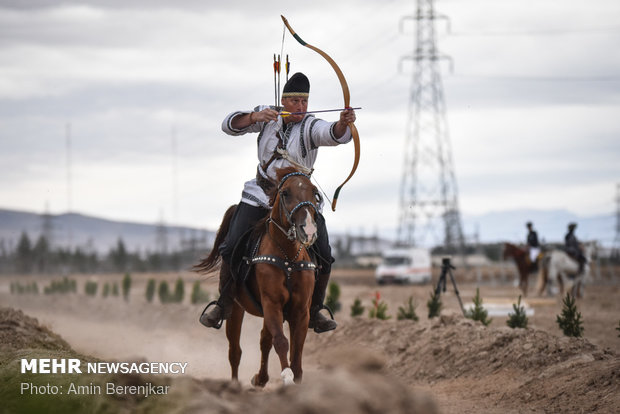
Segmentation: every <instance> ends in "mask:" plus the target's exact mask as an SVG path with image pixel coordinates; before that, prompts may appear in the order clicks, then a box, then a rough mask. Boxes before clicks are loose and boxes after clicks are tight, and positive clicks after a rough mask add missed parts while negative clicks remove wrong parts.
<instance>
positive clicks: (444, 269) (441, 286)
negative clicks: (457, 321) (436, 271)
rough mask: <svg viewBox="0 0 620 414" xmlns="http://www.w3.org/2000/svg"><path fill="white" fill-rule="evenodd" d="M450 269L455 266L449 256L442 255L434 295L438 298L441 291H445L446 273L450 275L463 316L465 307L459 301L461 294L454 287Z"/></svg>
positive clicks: (454, 283) (454, 282)
mask: <svg viewBox="0 0 620 414" xmlns="http://www.w3.org/2000/svg"><path fill="white" fill-rule="evenodd" d="M452 269H456V267H454V266H452V264H451V263H450V258H449V257H444V258H443V259H441V274H440V275H439V280H438V281H437V287H436V288H435V296H437V298H439V295H440V294H441V291H443V292H445V291H446V275H450V280H451V281H452V286H454V293H456V298H457V299H458V300H459V305H461V312H463V316H465V308H464V307H463V302H462V301H461V296H460V295H459V289H458V288H457V287H456V281H455V280H454V275H453V274H452Z"/></svg>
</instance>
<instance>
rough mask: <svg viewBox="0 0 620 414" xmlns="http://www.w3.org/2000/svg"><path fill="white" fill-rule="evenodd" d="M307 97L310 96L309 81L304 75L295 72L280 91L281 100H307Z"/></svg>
mask: <svg viewBox="0 0 620 414" xmlns="http://www.w3.org/2000/svg"><path fill="white" fill-rule="evenodd" d="M308 95H310V81H309V80H308V78H307V77H306V75H304V74H303V73H301V72H297V73H295V74H294V75H293V76H291V77H290V79H289V80H288V82H286V85H284V89H283V90H282V97H283V98H291V97H293V96H301V97H303V98H307V97H308Z"/></svg>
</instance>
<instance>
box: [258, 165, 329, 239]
mask: <svg viewBox="0 0 620 414" xmlns="http://www.w3.org/2000/svg"><path fill="white" fill-rule="evenodd" d="M295 176H302V177H305V178H307V179H308V181H310V176H309V175H307V174H304V173H302V172H298V171H296V172H292V173H289V174H286V175H285V176H284V177H282V179H281V180H280V183H279V184H278V195H279V197H280V203H279V206H280V216H282V215H284V216H285V217H286V224H287V225H288V226H289V228H288V230H286V229H285V228H283V227H282V226H281V225H280V224H278V222H276V221H275V220H274V219H273V210H272V212H271V214H270V215H269V218H268V219H267V222H268V223H273V224H274V225H275V226H276V228H278V229H279V230H280V231H281V232H282V233H284V235H285V236H286V238H287V239H289V240H290V241H295V240H297V227H296V226H295V222H294V221H293V215H294V214H295V212H296V211H297V210H299V209H300V208H303V207H305V206H309V207H312V208H313V209H314V212H315V213H318V212H319V209H318V208H317V206H316V205H315V204H314V203H313V202H312V201H301V202H299V203H298V204H297V205H296V206H295V207H293V208H292V209H291V210H290V211H289V210H288V209H287V208H286V205H285V203H284V202H283V200H284V194H283V193H282V186H284V183H285V182H286V180H288V179H289V178H291V177H295Z"/></svg>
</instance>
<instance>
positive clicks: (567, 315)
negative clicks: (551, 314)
mask: <svg viewBox="0 0 620 414" xmlns="http://www.w3.org/2000/svg"><path fill="white" fill-rule="evenodd" d="M562 303H563V304H564V307H563V308H562V313H561V314H560V315H558V316H557V317H556V322H557V323H558V325H559V326H560V329H561V330H562V332H564V335H566V336H575V337H581V336H583V326H582V324H583V321H582V320H581V312H578V311H577V305H575V298H573V297H572V296H571V294H570V293H567V294H566V296H565V297H564V299H563V300H562Z"/></svg>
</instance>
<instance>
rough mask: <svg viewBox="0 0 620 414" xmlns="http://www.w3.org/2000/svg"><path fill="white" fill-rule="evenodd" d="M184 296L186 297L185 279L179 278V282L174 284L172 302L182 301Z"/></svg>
mask: <svg viewBox="0 0 620 414" xmlns="http://www.w3.org/2000/svg"><path fill="white" fill-rule="evenodd" d="M184 297H185V284H184V283H183V279H181V278H178V279H177V282H176V283H175V285H174V295H173V296H172V300H171V302H176V303H181V302H183V298H184Z"/></svg>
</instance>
